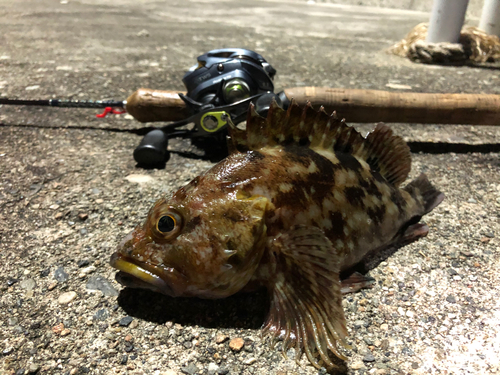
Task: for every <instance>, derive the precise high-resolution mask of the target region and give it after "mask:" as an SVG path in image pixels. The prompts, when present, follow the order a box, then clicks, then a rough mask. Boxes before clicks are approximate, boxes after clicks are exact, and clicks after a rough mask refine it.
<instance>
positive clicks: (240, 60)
mask: <svg viewBox="0 0 500 375" xmlns="http://www.w3.org/2000/svg"><path fill="white" fill-rule="evenodd" d="M275 74H276V70H275V69H274V68H273V67H272V66H271V65H270V64H269V63H268V62H267V61H266V60H265V59H264V58H263V57H262V56H261V55H259V54H257V53H255V52H253V51H250V50H247V49H241V48H224V49H217V50H212V51H210V52H207V53H205V54H203V55H201V56H199V57H198V65H195V66H193V67H191V68H190V69H189V71H188V72H187V73H186V74H185V75H184V77H183V78H182V81H183V83H184V85H185V86H186V89H187V94H186V95H183V94H179V97H180V98H181V99H182V100H183V101H184V102H185V104H186V106H187V108H188V111H189V113H190V114H191V115H190V116H189V117H188V118H186V119H184V120H181V121H177V122H174V123H171V124H168V125H166V126H164V127H163V128H160V129H155V130H153V131H151V132H149V133H148V134H146V135H145V136H144V138H143V140H142V141H141V143H140V144H139V146H138V147H137V148H136V149H135V151H134V159H135V160H136V161H137V163H138V164H139V165H140V166H143V167H153V166H157V165H162V164H164V163H165V162H167V161H168V159H169V158H170V154H169V152H168V150H167V145H168V140H169V139H170V138H176V137H181V138H190V139H191V143H192V144H194V145H195V146H198V147H201V148H203V149H206V150H208V149H209V148H214V146H215V147H216V148H219V149H224V148H225V142H226V135H227V124H228V121H229V120H231V121H232V122H233V123H234V124H238V123H239V122H241V121H243V120H245V118H246V114H247V111H248V106H249V104H250V102H252V103H254V104H255V109H256V111H257V113H259V114H260V115H261V116H266V115H267V111H268V110H269V106H270V104H271V102H272V100H273V99H274V100H276V102H277V103H278V104H279V105H281V106H282V107H284V108H286V107H287V106H288V99H287V98H286V96H285V95H284V93H283V92H282V93H279V94H274V92H273V90H274V85H273V78H274V75H275ZM190 123H193V124H194V126H193V127H192V128H191V129H178V128H179V127H181V126H184V125H187V124H190Z"/></svg>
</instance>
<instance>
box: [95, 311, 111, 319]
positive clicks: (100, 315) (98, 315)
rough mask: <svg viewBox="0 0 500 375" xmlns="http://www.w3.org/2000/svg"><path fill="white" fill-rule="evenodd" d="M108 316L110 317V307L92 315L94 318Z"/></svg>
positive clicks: (105, 317)
mask: <svg viewBox="0 0 500 375" xmlns="http://www.w3.org/2000/svg"><path fill="white" fill-rule="evenodd" d="M107 318H109V311H108V309H100V310H98V311H97V312H96V313H95V314H94V316H93V317H92V319H94V320H106V319H107Z"/></svg>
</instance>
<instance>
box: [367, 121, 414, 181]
mask: <svg viewBox="0 0 500 375" xmlns="http://www.w3.org/2000/svg"><path fill="white" fill-rule="evenodd" d="M357 156H360V157H361V158H362V159H364V160H365V161H366V162H367V163H368V165H369V166H370V167H371V169H372V170H373V171H376V172H379V173H380V174H381V175H382V176H383V177H384V178H385V179H386V180H387V181H388V182H389V183H390V184H392V185H394V186H396V187H397V186H399V185H400V184H401V183H402V182H403V181H404V180H406V178H407V177H408V173H410V170H411V153H410V148H409V147H408V145H407V144H406V142H405V141H404V140H403V138H401V137H399V136H397V135H394V134H393V132H392V130H391V128H389V127H388V126H387V125H385V124H383V123H379V124H377V126H376V128H375V130H373V131H372V132H371V133H369V134H368V136H367V137H366V142H365V145H364V147H363V148H362V150H360V152H358V153H357Z"/></svg>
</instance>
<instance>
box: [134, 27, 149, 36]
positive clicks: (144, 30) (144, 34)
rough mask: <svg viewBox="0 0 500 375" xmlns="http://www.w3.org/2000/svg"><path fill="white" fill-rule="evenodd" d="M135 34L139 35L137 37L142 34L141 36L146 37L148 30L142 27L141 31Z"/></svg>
mask: <svg viewBox="0 0 500 375" xmlns="http://www.w3.org/2000/svg"><path fill="white" fill-rule="evenodd" d="M137 36H139V37H141V36H142V37H144V36H146V37H147V36H149V31H147V30H146V29H142V30H141V31H139V32H138V33H137Z"/></svg>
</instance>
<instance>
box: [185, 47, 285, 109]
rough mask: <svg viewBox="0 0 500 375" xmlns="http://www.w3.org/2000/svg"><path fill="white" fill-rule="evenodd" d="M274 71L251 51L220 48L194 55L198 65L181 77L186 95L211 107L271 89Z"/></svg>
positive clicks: (272, 88) (272, 87)
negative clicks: (196, 57)
mask: <svg viewBox="0 0 500 375" xmlns="http://www.w3.org/2000/svg"><path fill="white" fill-rule="evenodd" d="M275 74H276V70H275V69H274V68H273V67H272V66H271V65H270V64H269V63H267V62H266V60H264V58H263V57H262V56H261V55H259V54H258V53H255V52H253V51H250V50H247V49H241V48H224V49H217V50H213V51H210V52H207V53H205V54H204V55H201V56H199V57H198V65H195V66H193V67H191V69H189V71H188V72H187V73H186V74H185V75H184V77H183V78H182V82H184V85H185V86H186V89H187V91H188V93H187V96H188V97H189V98H191V99H193V100H194V101H196V102H199V103H203V104H208V103H210V104H214V105H215V106H218V105H224V104H232V103H235V102H237V101H240V100H243V99H246V98H249V97H250V96H254V95H257V94H259V93H265V92H273V91H274V84H273V78H274V75H275Z"/></svg>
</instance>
